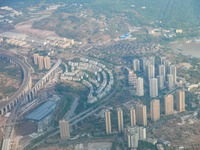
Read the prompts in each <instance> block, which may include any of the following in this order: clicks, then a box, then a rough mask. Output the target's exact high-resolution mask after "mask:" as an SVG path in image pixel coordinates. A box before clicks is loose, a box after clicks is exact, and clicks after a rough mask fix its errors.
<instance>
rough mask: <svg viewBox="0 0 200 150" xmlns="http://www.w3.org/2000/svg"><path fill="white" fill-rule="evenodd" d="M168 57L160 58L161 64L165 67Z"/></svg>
mask: <svg viewBox="0 0 200 150" xmlns="http://www.w3.org/2000/svg"><path fill="white" fill-rule="evenodd" d="M165 61H166V57H161V58H160V64H161V65H165Z"/></svg>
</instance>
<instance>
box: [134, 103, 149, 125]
mask: <svg viewBox="0 0 200 150" xmlns="http://www.w3.org/2000/svg"><path fill="white" fill-rule="evenodd" d="M136 123H137V125H141V126H147V110H146V106H145V105H141V104H139V105H136Z"/></svg>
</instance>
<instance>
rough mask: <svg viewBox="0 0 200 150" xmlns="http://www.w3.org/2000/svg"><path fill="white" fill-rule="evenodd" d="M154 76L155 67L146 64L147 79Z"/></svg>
mask: <svg viewBox="0 0 200 150" xmlns="http://www.w3.org/2000/svg"><path fill="white" fill-rule="evenodd" d="M154 77H155V67H154V66H153V65H149V66H148V80H149V81H150V79H152V78H154Z"/></svg>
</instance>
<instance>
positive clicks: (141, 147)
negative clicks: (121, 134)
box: [138, 141, 157, 150]
mask: <svg viewBox="0 0 200 150" xmlns="http://www.w3.org/2000/svg"><path fill="white" fill-rule="evenodd" d="M148 149H151V150H157V148H156V146H155V145H153V144H151V143H148V142H145V141H139V143H138V150H148Z"/></svg>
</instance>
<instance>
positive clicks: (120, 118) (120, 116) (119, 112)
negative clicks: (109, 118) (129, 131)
mask: <svg viewBox="0 0 200 150" xmlns="http://www.w3.org/2000/svg"><path fill="white" fill-rule="evenodd" d="M117 118H118V131H119V132H123V131H124V121H123V111H122V109H121V108H118V109H117Z"/></svg>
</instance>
